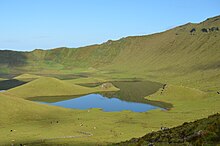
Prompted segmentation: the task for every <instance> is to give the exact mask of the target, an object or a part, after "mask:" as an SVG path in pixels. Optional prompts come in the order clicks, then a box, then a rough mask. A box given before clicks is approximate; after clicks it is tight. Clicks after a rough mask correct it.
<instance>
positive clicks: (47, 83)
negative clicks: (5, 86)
mask: <svg viewBox="0 0 220 146" xmlns="http://www.w3.org/2000/svg"><path fill="white" fill-rule="evenodd" d="M117 90H118V89H117V88H115V87H114V86H111V87H110V88H108V89H102V88H100V87H96V88H88V87H83V86H79V85H75V84H70V83H67V82H65V81H62V80H59V79H56V78H51V77H40V78H39V79H36V80H34V81H31V82H29V83H26V84H24V85H22V86H18V87H15V88H12V89H10V90H8V91H7V92H6V93H7V94H10V95H14V96H17V97H22V98H29V97H45V96H68V95H81V94H87V93H92V92H98V91H117Z"/></svg>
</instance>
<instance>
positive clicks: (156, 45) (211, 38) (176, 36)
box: [0, 16, 220, 91]
mask: <svg viewBox="0 0 220 146" xmlns="http://www.w3.org/2000/svg"><path fill="white" fill-rule="evenodd" d="M219 28H220V17H219V16H217V17H213V18H210V19H207V20H206V21H204V22H201V23H198V24H194V23H188V24H186V25H183V26H179V27H176V28H173V29H171V30H168V31H165V32H162V33H157V34H152V35H146V36H132V37H126V38H122V39H120V40H117V41H108V42H106V43H103V44H100V45H92V46H86V47H81V48H57V49H52V50H39V49H38V50H34V51H31V52H13V51H0V54H1V55H2V57H1V58H3V59H1V61H0V66H1V68H2V72H4V73H13V72H19V73H20V72H32V73H38V74H39V73H41V74H52V73H54V72H57V73H60V74H61V73H65V74H72V73H85V72H86V73H88V74H98V75H101V74H102V75H103V74H104V75H106V76H111V77H116V78H119V77H121V76H127V77H133V76H134V75H135V76H136V77H142V78H148V79H151V80H155V81H160V82H169V83H173V84H178V85H180V84H183V85H185V86H191V87H199V88H200V89H202V90H206V91H208V90H210V89H208V87H207V86H206V85H204V83H206V82H209V88H211V90H214V91H216V89H217V87H218V86H219V83H220V82H219V73H220V71H219V62H220V59H219V58H220V56H219V54H220V52H219V48H220V42H219V39H220V35H219V34H220V31H219ZM16 64H17V65H16ZM7 66H9V68H7ZM4 68H5V69H7V70H5V69H4ZM0 72H1V70H0Z"/></svg>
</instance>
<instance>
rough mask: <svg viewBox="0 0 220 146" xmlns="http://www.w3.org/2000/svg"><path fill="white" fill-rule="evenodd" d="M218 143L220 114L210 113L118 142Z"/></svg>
mask: <svg viewBox="0 0 220 146" xmlns="http://www.w3.org/2000/svg"><path fill="white" fill-rule="evenodd" d="M219 143H220V115H219V114H216V115H212V116H209V117H208V118H204V119H200V120H197V121H194V122H190V123H187V122H186V123H184V124H183V125H181V126H178V127H174V128H171V129H169V128H166V127H165V128H162V130H161V131H158V132H153V133H149V134H146V135H145V136H143V137H141V138H133V139H131V140H129V141H126V142H122V143H118V144H115V145H121V146H139V145H141V146H149V145H154V144H155V145H164V146H166V145H167V146H168V145H189V144H193V145H198V146H199V145H208V144H209V145H216V144H219Z"/></svg>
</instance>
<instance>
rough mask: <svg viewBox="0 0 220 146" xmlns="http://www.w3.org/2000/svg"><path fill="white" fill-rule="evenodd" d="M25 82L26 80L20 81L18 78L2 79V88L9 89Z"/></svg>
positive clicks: (0, 88)
mask: <svg viewBox="0 0 220 146" xmlns="http://www.w3.org/2000/svg"><path fill="white" fill-rule="evenodd" d="M25 83H26V82H23V81H19V80H16V79H11V80H3V81H0V90H8V89H11V88H14V87H17V86H20V85H23V84H25Z"/></svg>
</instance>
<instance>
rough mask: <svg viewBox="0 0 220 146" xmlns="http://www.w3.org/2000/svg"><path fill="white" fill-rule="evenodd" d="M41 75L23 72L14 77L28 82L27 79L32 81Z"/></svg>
mask: <svg viewBox="0 0 220 146" xmlns="http://www.w3.org/2000/svg"><path fill="white" fill-rule="evenodd" d="M40 77H41V76H38V75H34V74H21V75H19V76H16V77H14V78H13V79H16V80H20V81H25V82H27V81H32V80H34V79H38V78H40Z"/></svg>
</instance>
